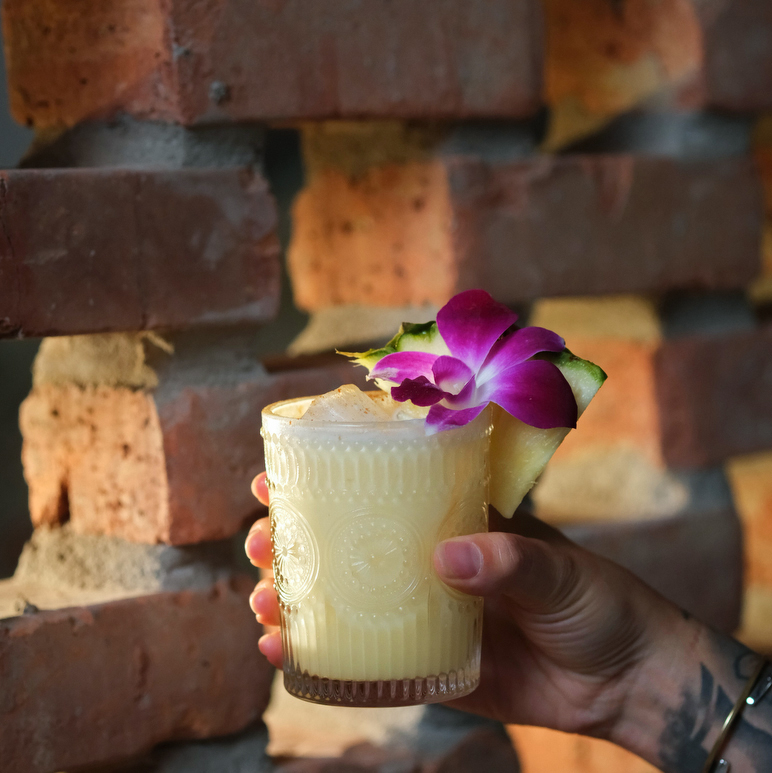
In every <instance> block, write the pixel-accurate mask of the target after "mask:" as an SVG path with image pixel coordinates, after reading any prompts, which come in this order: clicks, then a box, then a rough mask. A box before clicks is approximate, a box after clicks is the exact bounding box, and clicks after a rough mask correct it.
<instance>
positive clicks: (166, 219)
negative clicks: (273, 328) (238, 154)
mask: <svg viewBox="0 0 772 773" xmlns="http://www.w3.org/2000/svg"><path fill="white" fill-rule="evenodd" d="M278 256H279V245H278V239H277V237H276V209H275V205H274V202H273V199H272V197H271V195H270V193H269V192H268V189H267V185H266V183H265V181H264V180H263V179H262V177H260V176H259V175H258V174H256V173H255V172H252V171H247V170H238V169H229V170H216V169H208V170H184V171H163V172H139V171H128V170H93V169H89V170H55V171H13V172H4V173H2V174H1V175H0V335H5V336H41V335H61V334H75V333H93V332H99V331H110V330H144V329H152V328H158V327H164V328H175V327H180V326H205V325H218V324H220V325H221V324H226V323H235V322H254V321H262V320H267V319H270V318H272V317H273V316H274V314H275V312H276V310H277V308H278V302H279V282H280V266H279V260H278Z"/></svg>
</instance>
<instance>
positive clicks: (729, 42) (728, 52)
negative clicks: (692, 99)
mask: <svg viewBox="0 0 772 773" xmlns="http://www.w3.org/2000/svg"><path fill="white" fill-rule="evenodd" d="M695 5H696V6H697V8H698V10H699V11H700V12H701V14H702V17H703V36H704V44H703V45H704V48H705V61H704V65H703V70H704V72H703V79H704V90H705V101H706V102H707V104H708V105H709V106H711V107H717V108H721V109H724V110H738V111H748V112H754V111H760V110H769V109H770V108H772V4H770V3H769V2H768V0H719V2H713V3H702V4H697V3H695Z"/></svg>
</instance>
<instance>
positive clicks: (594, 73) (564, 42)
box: [545, 0, 731, 149]
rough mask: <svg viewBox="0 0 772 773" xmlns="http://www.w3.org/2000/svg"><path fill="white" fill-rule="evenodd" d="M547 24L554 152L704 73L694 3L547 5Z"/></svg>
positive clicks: (596, 0) (595, 0)
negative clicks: (651, 98) (645, 101)
mask: <svg viewBox="0 0 772 773" xmlns="http://www.w3.org/2000/svg"><path fill="white" fill-rule="evenodd" d="M720 1H721V0H719V2H720ZM730 1H731V0H730ZM545 17H546V28H547V35H546V40H547V42H546V66H545V89H546V100H547V102H548V104H549V106H550V119H549V132H548V136H547V140H546V142H547V146H548V147H550V148H551V149H554V148H558V147H561V146H564V145H566V144H567V143H569V142H571V141H575V140H576V139H578V138H580V137H582V136H583V135H586V134H588V133H590V132H592V131H594V130H596V129H598V128H599V127H600V126H602V125H603V124H604V123H606V122H608V121H609V120H610V119H611V118H613V117H614V116H616V115H619V114H620V113H623V112H624V111H625V110H629V109H630V108H631V107H633V106H635V105H636V104H639V103H641V102H643V101H644V100H645V99H647V98H649V97H651V96H652V95H653V94H657V93H660V92H663V91H666V90H667V89H672V88H673V87H675V86H679V85H682V84H685V83H689V82H690V81H691V80H692V79H694V78H695V77H696V76H697V75H698V74H699V72H700V68H701V64H702V45H701V43H702V37H701V29H700V23H699V19H698V16H697V13H696V8H695V3H694V0H625V1H624V6H620V5H619V4H617V3H614V2H609V1H608V0H582V2H578V3H577V2H574V0H545Z"/></svg>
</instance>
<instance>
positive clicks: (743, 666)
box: [659, 634, 772, 773]
mask: <svg viewBox="0 0 772 773" xmlns="http://www.w3.org/2000/svg"><path fill="white" fill-rule="evenodd" d="M700 656H701V658H702V659H703V662H701V663H700V666H699V678H698V679H695V678H693V677H691V678H690V677H689V675H686V677H685V680H684V684H683V687H682V691H681V696H680V703H679V704H678V705H677V706H676V707H675V708H670V709H667V710H666V711H665V729H664V731H663V732H662V734H661V736H660V738H659V759H660V766H661V767H662V770H664V771H667V773H701V772H702V770H703V769H704V767H705V763H706V761H707V758H708V754H709V753H710V750H711V748H712V747H713V744H714V743H715V741H716V739H717V737H718V735H719V733H720V731H721V727H722V725H723V723H724V720H725V719H726V717H727V716H728V715H729V713H730V711H731V710H732V707H733V706H734V703H735V701H736V700H737V699H738V697H739V695H740V694H741V692H742V689H743V687H744V686H745V684H746V683H747V681H748V678H749V677H750V676H751V674H752V673H753V671H754V670H755V667H756V666H757V664H758V662H759V656H758V655H756V654H755V653H753V652H751V651H750V650H748V649H747V648H745V647H743V645H741V644H739V643H738V642H736V641H734V640H732V639H729V638H728V637H724V636H720V635H719V634H710V635H709V636H708V637H707V646H706V647H705V649H704V651H703V652H701V653H700ZM690 671H691V673H693V669H690ZM722 756H723V757H724V758H725V759H727V761H729V762H730V763H731V771H732V773H770V771H772V695H771V696H768V697H767V698H766V699H765V700H764V701H762V702H761V703H759V704H758V705H757V706H754V707H749V706H746V707H745V708H744V710H743V713H742V714H741V716H740V718H739V720H738V722H737V723H736V724H735V726H734V731H733V732H732V735H731V736H730V738H729V740H728V742H727V744H726V746H725V747H724V752H723V754H722Z"/></svg>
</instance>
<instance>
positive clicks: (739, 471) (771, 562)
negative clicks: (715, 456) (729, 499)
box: [727, 452, 772, 643]
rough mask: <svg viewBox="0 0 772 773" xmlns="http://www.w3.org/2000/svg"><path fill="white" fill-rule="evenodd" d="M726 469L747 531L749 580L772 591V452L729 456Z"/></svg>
mask: <svg viewBox="0 0 772 773" xmlns="http://www.w3.org/2000/svg"><path fill="white" fill-rule="evenodd" d="M727 472H728V474H729V480H730V482H731V484H732V490H733V492H734V497H735V502H736V503H737V512H738V513H739V515H740V518H741V519H742V522H743V529H744V532H745V568H746V582H747V583H748V585H758V586H764V587H766V588H768V589H769V590H772V452H764V453H760V454H754V455H752V456H743V457H736V458H734V459H730V460H729V463H728V464H727ZM770 643H772V642H770Z"/></svg>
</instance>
